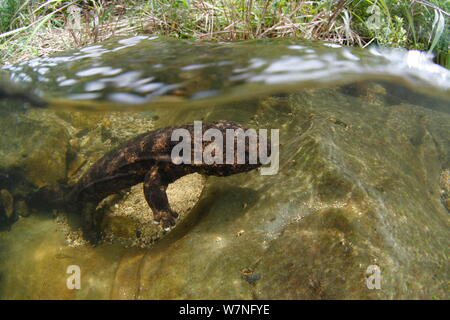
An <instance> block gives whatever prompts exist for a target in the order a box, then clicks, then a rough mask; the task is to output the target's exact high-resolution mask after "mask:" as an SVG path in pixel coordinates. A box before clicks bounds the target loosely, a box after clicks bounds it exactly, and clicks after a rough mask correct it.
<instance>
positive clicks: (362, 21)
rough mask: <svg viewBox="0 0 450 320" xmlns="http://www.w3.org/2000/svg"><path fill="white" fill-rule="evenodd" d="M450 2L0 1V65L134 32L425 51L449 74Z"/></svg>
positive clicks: (331, 0) (176, 36)
mask: <svg viewBox="0 0 450 320" xmlns="http://www.w3.org/2000/svg"><path fill="white" fill-rule="evenodd" d="M449 12H450V1H449V0H434V1H431V0H430V1H426V0H415V1H406V0H402V1H400V0H398V1H390V0H334V1H333V0H319V1H307V0H290V1H289V0H209V1H201V0H198V1H195V0H147V1H143V0H137V1H128V0H117V1H110V0H92V1H87V0H73V1H62V0H47V1H39V0H0V63H3V64H5V63H12V62H16V61H18V60H22V59H25V58H29V57H33V56H37V55H47V54H50V53H52V52H55V51H59V50H65V49H68V48H74V47H78V46H82V45H87V44H91V43H95V42H98V41H102V40H105V39H108V38H110V37H114V36H117V35H131V34H138V33H146V34H157V35H166V36H171V37H175V38H188V39H198V40H220V41H230V40H242V39H256V38H275V37H276V38H278V37H290V38H299V39H311V40H326V41H332V42H335V43H339V44H345V45H355V46H362V47H364V46H367V45H369V44H371V43H377V44H379V45H384V46H395V47H405V48H409V49H411V48H415V49H420V50H427V51H430V52H434V53H435V54H436V61H438V62H439V63H441V64H443V65H445V66H447V67H448V68H450V59H449V56H450V54H449V41H450V40H449V39H450V29H449V24H448V19H449V17H450V14H449Z"/></svg>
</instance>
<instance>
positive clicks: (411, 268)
mask: <svg viewBox="0 0 450 320" xmlns="http://www.w3.org/2000/svg"><path fill="white" fill-rule="evenodd" d="M421 57H422V56H418V55H417V53H415V52H410V53H400V52H390V53H389V54H384V53H380V51H375V50H371V51H363V50H353V49H349V48H341V47H338V48H335V47H329V46H327V45H326V44H325V45H322V44H310V43H308V44H306V43H294V42H291V41H289V42H283V41H274V42H272V43H268V42H264V41H263V42H261V41H252V42H238V43H235V44H220V43H219V44H218V43H215V44H212V43H191V42H181V41H180V42H172V41H163V40H160V39H151V38H148V37H136V38H131V39H123V40H120V41H118V42H112V43H107V44H100V45H96V46H91V47H87V48H84V49H81V50H78V51H75V52H72V53H70V54H61V55H60V56H58V57H52V58H38V59H33V60H31V61H28V62H24V63H21V64H19V65H15V66H8V67H7V69H8V71H9V72H11V75H12V78H13V79H14V80H17V81H19V80H20V81H22V82H19V83H18V85H19V87H22V88H26V87H27V84H26V82H27V81H28V80H30V81H31V82H30V84H29V86H30V87H32V88H33V90H34V92H35V93H37V94H39V95H41V96H42V98H43V99H45V100H46V101H49V102H50V104H49V105H50V106H51V107H52V108H50V109H46V108H44V109H42V108H41V109H34V108H28V107H26V106H25V108H24V107H23V105H20V106H19V105H17V102H12V101H11V100H3V101H2V102H1V104H2V109H1V111H0V113H1V117H0V123H1V125H0V128H1V129H0V130H1V135H0V189H1V190H5V191H2V192H0V195H2V196H1V199H0V202H1V205H0V226H1V230H2V231H0V298H29V299H40V298H61V299H79V298H87V299H98V298H101V299H108V298H123V299H161V298H170V299H181V298H190V299H199V298H212V299H215V298H223V299H228V298H234V299H241V298H244V299H246V298H247V299H280V298H286V299H304V298H312V299H323V298H326V299H327V298H328V299H330V298H420V299H435V298H440V299H442V298H447V297H448V293H447V288H446V283H447V281H448V276H449V269H448V253H449V252H448V238H449V230H450V229H449V215H448V210H449V209H450V206H449V194H450V179H449V177H450V171H449V170H450V161H449V159H450V145H449V144H450V141H449V139H448V132H450V113H449V110H450V108H449V100H446V98H448V92H447V91H446V90H448V87H449V85H450V82H449V76H448V73H447V72H448V71H446V70H443V69H441V68H440V67H436V66H434V65H432V64H430V63H428V62H424V63H422V64H420V65H417V64H416V63H415V62H414V61H417V60H418V59H421ZM393 75H395V77H393ZM27 77H28V78H27ZM44 79H47V80H44ZM354 79H372V80H364V81H353V82H351V81H350V80H354ZM23 81H25V84H24V83H23ZM36 81H38V82H36ZM281 84H282V86H280V85H281ZM319 84H320V86H319ZM431 88H432V89H431ZM424 89H426V90H427V91H429V92H430V93H432V94H433V95H431V94H426V93H424V91H423V90H424ZM274 92H276V93H277V94H274ZM152 94H153V96H152ZM255 96H256V97H255ZM229 97H232V98H229ZM71 99H72V100H71ZM73 99H80V100H78V101H76V102H74V100H73ZM86 99H88V100H86ZM90 99H93V100H90ZM158 99H163V100H164V99H165V101H166V102H167V106H169V105H170V106H173V107H172V108H168V107H165V108H161V105H158V104H157V103H156V102H157V100H158ZM80 101H84V104H83V103H80ZM105 101H106V102H105ZM160 101H162V100H160ZM169 101H170V103H169ZM201 101H207V102H208V103H203V102H201ZM153 102H155V103H153ZM134 103H138V104H141V103H143V105H140V106H139V107H138V108H136V109H133V107H136V106H135V105H134ZM171 103H172V104H171ZM123 104H126V105H127V106H128V107H127V108H128V109H130V110H131V109H133V111H132V112H113V111H112V110H116V109H117V108H114V106H115V107H118V108H119V109H123V107H124V105H123ZM111 105H112V106H113V107H111ZM74 106H75V107H76V106H84V107H90V108H94V109H96V112H92V111H90V112H88V111H85V112H74V111H71V108H72V107H74ZM142 106H143V107H142ZM102 108H103V109H104V110H103V109H102ZM219 119H227V120H233V121H237V122H239V123H241V124H243V125H244V126H246V127H252V128H266V129H279V130H280V143H281V146H280V170H279V172H278V174H276V175H273V176H261V175H260V174H259V173H258V172H257V171H252V172H249V173H245V174H239V175H235V176H231V177H226V178H219V177H209V178H208V179H207V180H206V182H205V180H204V179H202V178H200V177H186V180H183V181H180V183H179V184H174V185H173V186H171V191H170V193H169V200H170V201H171V205H172V206H173V207H175V208H176V210H177V211H178V212H181V213H182V219H181V221H179V223H178V225H177V227H176V228H175V229H174V230H172V231H171V232H169V233H167V234H163V233H162V232H161V230H160V229H159V228H158V227H157V226H154V225H152V224H151V211H150V209H148V208H147V206H146V205H145V200H144V199H143V195H142V191H141V190H142V186H139V185H138V186H136V187H135V188H133V189H131V190H127V193H126V194H124V195H121V196H119V197H117V198H115V199H112V200H111V201H110V203H107V204H106V210H107V215H106V218H105V221H104V222H103V228H104V230H105V232H106V233H107V235H108V237H107V238H105V240H104V242H103V243H102V244H101V245H99V246H97V247H95V248H94V247H90V246H89V245H86V244H85V243H83V241H81V239H80V237H79V234H77V224H76V217H74V215H70V214H65V213H64V212H57V211H56V212H46V211H38V210H35V208H30V207H26V203H24V202H23V199H24V195H26V194H27V193H29V192H31V191H32V190H35V189H36V188H37V187H39V186H45V185H52V184H57V183H61V182H63V183H69V184H70V183H74V182H75V181H77V180H78V179H79V178H80V176H81V175H82V174H83V173H84V172H85V171H86V170H87V169H88V168H89V167H90V166H91V165H92V164H93V163H94V162H95V160H96V159H98V158H99V157H100V156H102V155H103V154H104V153H105V152H106V151H108V150H110V149H112V148H114V147H115V146H117V145H118V144H120V143H121V142H123V141H126V140H128V139H130V138H131V137H133V136H135V135H137V134H139V133H141V132H145V131H146V130H153V129H156V128H161V127H165V126H169V125H173V124H181V123H192V121H194V120H202V121H205V122H206V121H215V120H219ZM6 192H7V193H8V194H10V195H11V197H12V198H13V199H12V200H11V199H10V200H9V203H11V202H13V205H12V208H13V212H12V213H11V209H8V208H11V205H9V207H8V199H9V198H8V195H6ZM5 199H6V200H5ZM71 265H77V266H79V267H80V269H81V274H82V276H81V289H80V290H70V289H68V288H67V286H66V280H67V277H68V274H67V273H66V270H67V267H68V266H71ZM373 265H376V266H378V267H379V268H380V270H381V276H382V280H381V289H380V290H377V289H369V288H368V287H367V285H366V277H367V276H368V274H367V272H368V271H367V270H369V271H370V270H372V269H371V267H370V266H373ZM369 273H370V272H369ZM243 274H244V275H246V276H245V277H243ZM249 277H250V278H251V279H252V281H248V279H250V278H249Z"/></svg>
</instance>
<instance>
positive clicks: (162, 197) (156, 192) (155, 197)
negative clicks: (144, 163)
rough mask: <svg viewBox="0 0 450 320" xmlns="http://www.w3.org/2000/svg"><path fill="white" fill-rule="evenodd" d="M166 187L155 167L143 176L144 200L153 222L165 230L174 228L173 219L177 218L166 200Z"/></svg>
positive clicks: (161, 175) (162, 177)
mask: <svg viewBox="0 0 450 320" xmlns="http://www.w3.org/2000/svg"><path fill="white" fill-rule="evenodd" d="M167 185H168V183H167V182H166V181H164V175H163V174H162V173H161V172H160V171H159V169H158V168H157V167H153V168H152V169H151V170H150V171H149V172H148V173H147V174H146V176H145V179H144V195H145V200H147V203H148V205H149V207H150V208H151V209H152V211H153V216H154V219H155V221H157V222H159V223H161V224H162V227H163V228H164V229H165V230H167V229H168V228H170V227H172V226H174V225H175V224H176V222H175V219H176V218H178V214H177V213H176V212H174V211H172V209H171V208H170V205H169V201H168V200H167V194H166V190H167Z"/></svg>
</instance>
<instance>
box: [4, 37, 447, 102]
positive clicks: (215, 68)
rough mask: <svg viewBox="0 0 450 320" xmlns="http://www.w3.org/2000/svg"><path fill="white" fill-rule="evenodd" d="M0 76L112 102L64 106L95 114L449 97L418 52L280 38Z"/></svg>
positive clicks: (87, 54)
mask: <svg viewBox="0 0 450 320" xmlns="http://www.w3.org/2000/svg"><path fill="white" fill-rule="evenodd" d="M274 48H276V49H274ZM3 69H4V70H7V71H8V72H10V77H11V79H12V80H13V81H16V82H19V83H20V84H21V85H22V86H25V87H27V88H32V90H33V91H34V92H36V93H38V94H41V95H44V96H45V97H47V99H49V100H50V101H52V100H51V98H53V99H55V98H69V99H71V100H96V101H105V100H107V101H109V102H110V103H109V104H94V103H92V102H91V103H89V102H87V101H84V102H79V103H78V105H77V104H76V103H74V102H73V101H72V102H70V103H66V104H70V105H72V106H73V105H74V106H78V107H83V108H87V107H90V108H94V109H95V108H100V106H101V108H103V109H108V108H113V106H114V107H115V108H121V109H124V108H127V109H130V107H131V106H130V105H143V104H144V105H147V106H152V105H154V104H157V103H164V102H167V104H166V105H167V106H171V105H174V104H183V103H184V104H186V103H187V102H189V101H190V102H192V101H194V102H195V103H198V100H201V101H202V102H203V103H208V104H209V103H215V102H217V101H222V100H230V99H233V100H236V99H237V100H241V99H242V97H243V96H247V97H249V96H257V97H261V96H263V95H265V94H267V93H270V92H279V91H280V90H283V91H286V89H287V88H295V89H298V88H299V87H304V86H318V85H323V84H324V83H325V84H327V83H328V84H329V83H333V82H348V81H351V80H353V81H356V80H361V79H366V78H372V79H373V78H381V79H385V80H395V81H402V82H403V83H405V84H407V85H409V86H416V88H418V89H420V90H428V91H429V90H433V91H435V93H436V94H443V95H444V96H447V97H448V93H445V90H448V89H449V88H450V85H449V83H450V71H449V70H447V69H445V68H443V67H441V66H438V65H436V64H434V63H432V60H431V57H430V56H428V55H426V54H425V53H422V52H419V51H406V50H399V49H395V50H394V49H377V48H371V49H369V50H361V49H357V48H348V47H341V46H339V45H329V44H327V43H323V44H321V43H309V42H307V43H305V42H298V41H291V40H285V39H278V40H271V41H267V40H257V41H256V40H255V41H244V42H236V43H209V42H192V41H191V42H190V41H183V40H169V39H160V38H157V37H148V36H136V37H133V38H128V39H122V40H116V41H109V42H106V43H104V44H99V45H95V46H90V47H86V48H83V49H80V50H77V51H72V52H70V53H68V54H60V55H58V56H54V57H39V58H34V59H31V60H28V61H24V62H21V63H18V64H15V65H9V66H4V67H3ZM268 84H269V86H268ZM212 97H214V99H211V98H212ZM207 98H209V99H207ZM53 103H56V104H58V103H59V105H58V106H57V107H58V108H61V107H62V106H61V105H64V103H61V102H60V101H59V100H58V101H54V102H53ZM66 107H67V106H66Z"/></svg>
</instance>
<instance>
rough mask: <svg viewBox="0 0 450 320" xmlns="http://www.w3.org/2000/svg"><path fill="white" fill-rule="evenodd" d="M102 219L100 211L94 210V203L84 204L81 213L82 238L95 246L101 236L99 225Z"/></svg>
mask: <svg viewBox="0 0 450 320" xmlns="http://www.w3.org/2000/svg"><path fill="white" fill-rule="evenodd" d="M102 218H103V213H102V212H101V210H96V204H95V203H90V202H88V203H86V204H85V205H84V208H83V209H82V212H81V219H82V226H81V229H82V231H83V238H84V239H85V240H87V241H89V242H90V244H91V245H93V246H96V245H97V244H98V242H99V241H100V239H101V237H102V234H101V229H100V224H101V221H102Z"/></svg>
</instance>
